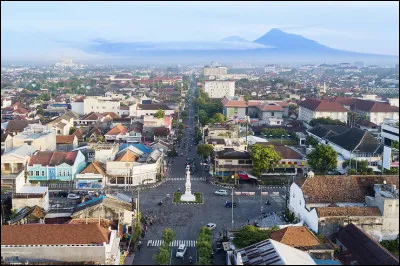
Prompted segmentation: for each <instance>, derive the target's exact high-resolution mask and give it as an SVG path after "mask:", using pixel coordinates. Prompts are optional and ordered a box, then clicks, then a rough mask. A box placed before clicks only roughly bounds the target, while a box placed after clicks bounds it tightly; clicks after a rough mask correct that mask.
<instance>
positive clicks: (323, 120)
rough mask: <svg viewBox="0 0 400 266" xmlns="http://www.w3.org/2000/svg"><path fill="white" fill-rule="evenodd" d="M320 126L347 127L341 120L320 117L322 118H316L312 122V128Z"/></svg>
mask: <svg viewBox="0 0 400 266" xmlns="http://www.w3.org/2000/svg"><path fill="white" fill-rule="evenodd" d="M318 125H342V126H345V125H346V123H343V122H342V121H340V120H337V119H331V118H329V117H320V118H314V119H312V120H311V121H310V126H312V127H314V126H318Z"/></svg>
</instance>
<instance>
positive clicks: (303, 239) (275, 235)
mask: <svg viewBox="0 0 400 266" xmlns="http://www.w3.org/2000/svg"><path fill="white" fill-rule="evenodd" d="M270 238H271V239H273V240H275V241H278V242H281V243H283V244H285V245H288V246H291V247H296V248H298V247H312V246H318V245H320V244H321V243H320V241H319V240H318V238H317V237H316V236H315V235H314V234H313V233H312V232H311V231H310V230H308V229H307V227H305V226H289V227H286V228H283V229H281V230H278V231H275V232H272V233H271V235H270Z"/></svg>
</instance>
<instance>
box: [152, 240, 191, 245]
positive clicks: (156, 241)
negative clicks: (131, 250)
mask: <svg viewBox="0 0 400 266" xmlns="http://www.w3.org/2000/svg"><path fill="white" fill-rule="evenodd" d="M163 243H164V240H148V241H147V246H152V247H159V246H161V245H162V244H163ZM196 243H197V241H196V240H174V241H172V243H170V244H169V246H170V247H179V245H180V244H184V245H185V246H187V247H196Z"/></svg>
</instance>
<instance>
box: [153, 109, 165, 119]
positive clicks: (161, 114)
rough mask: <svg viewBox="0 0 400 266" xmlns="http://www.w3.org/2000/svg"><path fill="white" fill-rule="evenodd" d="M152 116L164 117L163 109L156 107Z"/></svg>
mask: <svg viewBox="0 0 400 266" xmlns="http://www.w3.org/2000/svg"><path fill="white" fill-rule="evenodd" d="M154 116H155V117H157V118H165V111H164V110H163V109H158V111H157V112H156V113H155V114H154Z"/></svg>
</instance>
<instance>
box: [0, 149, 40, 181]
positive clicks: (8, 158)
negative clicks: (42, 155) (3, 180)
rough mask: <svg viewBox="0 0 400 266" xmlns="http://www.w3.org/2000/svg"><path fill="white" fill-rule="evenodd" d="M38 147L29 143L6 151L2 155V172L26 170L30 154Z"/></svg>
mask: <svg viewBox="0 0 400 266" xmlns="http://www.w3.org/2000/svg"><path fill="white" fill-rule="evenodd" d="M34 152H36V149H35V148H33V147H32V146H30V145H28V144H24V145H23V146H19V147H17V148H14V149H11V150H9V151H7V152H5V153H4V154H3V155H2V156H1V174H2V175H3V174H17V173H19V172H21V171H24V170H25V167H26V164H27V162H28V160H29V158H30V156H31V155H32V154H33V153H34Z"/></svg>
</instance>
